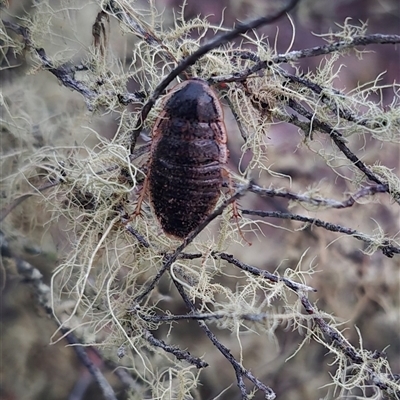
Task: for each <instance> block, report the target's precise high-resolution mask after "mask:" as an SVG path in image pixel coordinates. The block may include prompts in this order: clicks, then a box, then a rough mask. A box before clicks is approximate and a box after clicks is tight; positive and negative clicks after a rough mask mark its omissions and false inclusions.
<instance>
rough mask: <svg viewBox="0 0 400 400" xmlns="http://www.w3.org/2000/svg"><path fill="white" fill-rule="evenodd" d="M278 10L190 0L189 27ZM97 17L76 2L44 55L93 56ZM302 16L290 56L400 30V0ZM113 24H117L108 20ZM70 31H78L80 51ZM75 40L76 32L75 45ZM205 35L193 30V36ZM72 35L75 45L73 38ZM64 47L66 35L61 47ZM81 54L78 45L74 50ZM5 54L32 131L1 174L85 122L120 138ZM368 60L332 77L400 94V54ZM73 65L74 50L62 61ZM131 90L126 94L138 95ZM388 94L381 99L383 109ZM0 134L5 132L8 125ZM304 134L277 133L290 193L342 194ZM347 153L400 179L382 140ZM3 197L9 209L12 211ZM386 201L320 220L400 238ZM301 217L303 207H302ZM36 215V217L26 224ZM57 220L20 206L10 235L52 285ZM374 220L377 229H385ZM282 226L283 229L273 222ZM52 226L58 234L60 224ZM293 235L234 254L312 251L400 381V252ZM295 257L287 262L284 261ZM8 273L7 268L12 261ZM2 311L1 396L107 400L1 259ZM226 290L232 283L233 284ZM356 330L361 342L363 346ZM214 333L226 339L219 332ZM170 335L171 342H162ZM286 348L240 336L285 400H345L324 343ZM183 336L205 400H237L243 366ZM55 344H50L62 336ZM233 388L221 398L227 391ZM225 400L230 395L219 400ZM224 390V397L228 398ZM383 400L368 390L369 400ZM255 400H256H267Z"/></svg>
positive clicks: (14, 12) (348, 64)
mask: <svg viewBox="0 0 400 400" xmlns="http://www.w3.org/2000/svg"><path fill="white" fill-rule="evenodd" d="M37 3H38V2H36V1H34V2H30V1H23V0H19V1H15V0H9V1H8V2H7V1H6V2H4V1H3V2H2V5H1V7H2V8H1V14H2V19H5V20H8V21H13V22H17V23H20V22H21V18H22V19H23V18H26V17H27V16H29V15H31V16H32V15H33V14H34V13H35V12H36V11H37ZM267 3H268V2H265V1H264V0H219V1H215V0H202V1H197V0H187V2H186V7H185V16H186V19H190V18H194V17H196V16H199V15H200V16H203V17H207V18H208V20H209V21H210V22H211V23H213V24H215V25H218V24H220V22H221V19H222V18H223V25H224V26H225V27H228V28H229V27H231V26H232V25H233V24H234V23H235V22H236V21H237V20H241V21H243V20H246V19H248V18H253V17H256V16H260V15H262V14H264V13H265V10H266V7H267V5H268V4H267ZM155 5H156V7H157V9H158V10H159V11H160V13H163V18H164V20H165V27H168V26H169V25H170V24H172V22H173V13H174V12H179V11H180V8H181V6H182V2H181V1H175V0H156V1H155ZM50 6H52V7H53V6H54V7H55V8H57V9H59V8H60V7H61V6H65V7H66V8H68V7H69V3H68V2H58V1H50V2H49V7H50ZM135 7H138V9H146V8H147V7H148V4H147V2H145V1H138V2H136V5H135ZM98 12H99V7H98V5H96V3H95V2H85V1H82V2H80V6H79V7H78V6H77V5H76V4H75V6H74V10H73V12H71V17H72V18H73V21H74V24H71V26H69V22H68V20H67V19H64V20H63V19H62V18H60V19H58V20H56V21H53V23H54V26H53V28H52V29H54V32H57V35H55V36H54V37H52V39H51V40H49V41H48V42H46V40H43V38H42V39H41V40H42V42H40V45H41V46H42V47H43V48H45V50H46V52H47V54H48V55H49V56H51V57H56V56H57V54H58V52H59V51H60V49H62V50H63V51H64V49H65V48H66V47H68V48H72V49H73V50H71V57H72V60H80V59H81V58H80V57H82V54H83V52H84V45H86V46H89V45H90V44H91V40H92V36H91V35H92V31H91V27H92V24H93V23H94V20H95V18H96V15H97V13H98ZM290 15H291V18H292V20H293V23H294V26H295V40H294V43H293V45H292V49H293V50H298V49H303V48H307V47H313V46H319V45H321V44H323V41H322V39H321V38H319V37H318V34H322V33H327V32H329V31H330V30H332V31H335V30H336V29H337V24H339V25H343V23H344V21H345V20H346V19H347V18H352V19H353V20H354V23H355V24H357V23H358V22H357V21H364V22H368V33H382V34H397V35H399V34H400V2H399V1H398V0H358V1H357V0H336V1H332V0H319V1H313V0H303V1H301V2H300V4H299V6H298V7H297V9H296V11H295V12H292V13H291V14H290ZM111 24H116V23H115V21H111ZM71 31H74V33H73V35H72V36H73V37H74V38H75V39H76V40H75V41H72V40H71V39H70V37H71ZM277 31H279V35H278V40H277V42H276V46H277V49H278V51H279V52H282V53H284V52H285V51H286V50H287V48H288V46H289V44H290V42H291V38H292V35H293V27H292V24H291V22H290V21H289V19H288V18H283V19H282V20H280V21H278V23H277V24H272V25H270V26H267V27H263V28H261V29H260V30H258V32H259V33H260V34H261V33H263V34H264V35H266V36H268V37H269V38H270V42H271V43H273V42H274V38H275V36H276V34H277ZM64 32H68V35H66V36H64ZM194 34H195V33H194ZM67 36H68V37H69V38H67ZM55 37H56V39H55ZM129 40H130V39H129V37H128V38H127V37H123V36H122V35H121V32H120V31H119V30H118V29H113V30H112V32H111V36H110V42H111V43H113V50H114V51H115V52H116V53H117V54H118V53H119V52H121V54H122V53H123V52H124V51H126V46H129V43H130V42H129ZM75 44H79V46H76V48H74V46H75ZM3 49H5V50H4V51H3V54H2V55H1V56H2V58H1V60H2V63H1V78H0V79H1V86H2V92H3V96H4V98H3V99H4V104H5V106H4V104H3V105H2V118H3V121H4V120H6V119H7V113H8V112H11V113H14V115H15V113H17V114H18V115H19V117H20V118H21V121H23V125H24V126H25V125H26V132H28V133H29V135H27V137H28V136H29V139H26V137H24V139H23V140H22V139H21V140H19V139H18V137H17V136H15V135H12V134H11V133H10V132H9V131H7V129H6V128H4V127H3V129H2V133H1V135H2V136H1V138H0V143H1V147H2V153H3V157H4V158H3V162H2V169H1V174H2V178H5V177H6V176H8V175H9V174H10V173H12V171H13V168H15V165H14V166H13V165H10V164H8V163H7V162H6V159H7V155H10V154H16V153H18V154H19V156H20V158H19V161H18V162H21V158H23V157H25V156H26V154H32V153H33V151H34V150H35V149H37V148H39V147H40V146H46V145H49V144H51V145H63V146H73V145H74V143H76V142H79V141H81V140H83V139H82V137H81V136H78V134H77V132H79V133H80V135H81V134H82V130H81V129H80V128H79V127H80V126H81V125H82V123H83V121H84V122H85V123H87V121H88V120H89V119H90V124H91V127H92V128H93V129H94V130H95V131H97V132H99V133H100V134H101V135H103V136H105V137H109V138H111V137H113V135H114V134H115V133H116V130H117V128H118V122H117V121H116V119H115V115H112V113H111V114H106V115H99V114H96V115H90V113H89V112H88V111H87V109H86V106H85V104H84V101H83V100H82V98H81V97H80V96H79V95H78V94H77V93H74V92H71V91H70V90H69V89H67V88H65V87H62V86H61V85H59V83H58V82H57V80H56V79H55V78H54V76H52V75H51V74H50V73H49V72H47V71H44V70H40V71H36V70H32V61H31V60H30V57H29V55H28V54H27V52H24V53H23V54H22V55H15V54H14V52H13V48H11V47H7V44H5V43H3ZM368 49H369V50H371V52H370V53H368V54H365V55H364V56H363V60H359V59H358V58H357V57H356V56H355V55H353V54H351V55H349V56H347V57H346V58H344V59H341V60H340V62H341V63H342V64H343V65H344V67H343V68H341V69H340V72H339V74H338V79H336V81H335V86H336V88H337V89H340V90H343V91H345V92H348V91H350V90H352V89H353V88H355V87H356V86H357V85H362V84H364V83H367V82H370V81H373V80H374V79H376V77H377V76H378V75H380V74H382V73H383V74H382V75H381V78H380V79H381V80H380V84H382V85H385V84H388V85H390V84H392V83H393V81H397V82H398V81H399V80H400V47H399V46H392V45H374V46H369V47H368ZM63 56H65V53H64V54H63ZM321 59H322V57H313V58H307V59H303V60H301V61H300V62H299V65H300V67H301V69H302V70H303V71H307V70H315V69H316V68H317V67H318V66H319V63H320V62H321ZM134 87H135V85H134V83H132V84H131V87H129V89H130V90H133V88H134ZM379 95H380V93H377V97H376V100H377V101H379ZM392 99H393V91H392V89H388V90H387V91H383V92H382V107H385V106H387V105H388V104H390V103H391V101H392ZM226 123H227V126H228V131H229V133H230V137H229V146H230V154H231V159H230V163H231V168H232V169H237V166H238V163H239V159H240V156H241V153H240V147H241V145H242V144H243V143H242V139H241V137H240V134H239V132H238V128H237V125H236V122H235V120H234V118H233V116H232V115H231V114H230V113H229V111H228V110H227V112H226ZM2 125H3V124H2ZM91 141H92V142H93V145H95V143H96V138H95V137H93V138H91V137H90V136H89V133H88V136H87V137H85V143H86V144H88V143H91ZM301 141H302V138H301V136H300V135H299V133H298V130H297V128H295V127H293V126H288V125H283V124H280V125H277V126H274V127H273V128H272V130H271V132H270V134H269V142H268V146H269V147H268V148H269V150H268V159H269V162H270V164H271V165H274V170H275V171H277V172H279V173H281V174H286V175H290V176H291V177H292V187H291V190H292V191H293V192H302V191H303V192H304V191H305V190H306V189H307V188H309V187H311V186H312V185H314V184H316V183H318V184H321V185H322V187H323V188H324V190H325V193H329V196H330V197H332V198H335V199H337V200H342V199H343V198H344V196H343V193H346V192H347V190H348V187H347V186H346V183H345V182H344V181H343V180H342V179H341V178H340V177H338V176H337V175H335V174H334V173H333V172H332V170H331V169H330V168H329V167H328V166H327V165H326V164H325V163H324V161H323V160H322V159H320V158H318V157H316V155H315V154H313V153H311V152H310V151H309V150H308V149H307V148H306V147H305V146H300V143H301ZM350 148H351V149H352V150H353V151H354V152H355V153H356V154H358V152H359V151H360V153H361V151H362V154H363V160H364V162H366V163H367V164H373V163H374V162H376V161H380V160H381V161H382V163H383V164H384V165H386V166H388V167H390V168H393V172H394V173H395V174H396V175H397V176H398V175H399V173H400V167H399V146H398V144H397V145H396V144H393V143H383V142H377V141H375V140H374V139H373V138H372V137H369V136H368V137H367V139H365V140H364V138H361V137H360V138H352V140H351V142H350ZM259 183H260V184H263V185H266V186H268V185H269V184H271V183H275V184H277V186H286V187H288V186H289V182H285V181H283V182H282V180H276V178H272V177H269V178H268V177H265V176H263V177H262V178H260V181H259ZM5 197H7V196H5V195H3V196H2V199H1V200H2V203H1V204H2V207H4V206H5V205H6V204H7V202H6V200H4V198H5ZM388 197H389V196H387V195H385V194H381V195H377V196H376V201H374V202H371V203H368V204H363V205H358V204H356V205H355V206H354V207H352V208H349V209H345V210H327V211H323V212H320V213H318V218H320V219H323V220H327V221H331V222H334V223H336V224H339V225H343V226H348V227H351V228H354V229H357V230H360V231H367V232H373V231H374V229H376V228H377V223H378V224H379V226H380V227H381V228H382V230H383V231H384V232H385V233H387V234H388V235H395V234H397V233H398V232H399V218H400V214H399V211H398V207H396V204H392V203H391V202H390V200H389V198H388ZM244 204H245V205H246V206H249V207H248V208H250V206H251V207H252V208H255V209H260V208H262V209H265V210H271V211H273V210H279V211H285V210H287V206H288V205H287V201H286V200H284V199H277V198H272V199H260V198H256V197H255V196H253V197H252V196H250V195H249V196H248V198H246V199H245V200H244ZM293 211H299V212H300V213H301V209H299V208H295V209H294V210H293ZM32 213H34V214H35V219H36V220H35V229H34V230H32V229H31V227H30V225H29V224H30V223H31V221H32V218H31V217H32ZM27 214H29V215H28V217H27ZM46 218H48V215H47V214H46V213H42V212H41V206H40V201H39V202H38V203H33V205H32V204H30V205H29V204H27V205H22V206H20V207H18V209H16V210H15V212H14V213H13V214H12V215H10V216H8V217H7V219H6V220H5V221H4V222H3V223H2V227H1V229H2V230H3V231H4V232H5V234H6V237H7V239H8V241H9V243H10V245H11V248H12V251H13V253H14V254H16V255H18V257H22V258H23V259H25V260H27V261H28V262H30V263H31V264H32V265H34V266H35V267H36V268H38V269H39V270H40V271H41V272H42V274H43V275H44V280H45V282H46V283H49V282H50V277H51V273H52V271H53V270H54V269H55V268H56V267H57V265H58V263H59V260H60V259H61V258H62V256H63V254H64V253H65V252H66V251H67V250H68V246H67V245H66V244H65V241H64V239H65V238H64V237H63V227H62V226H60V227H59V229H58V230H57V229H55V228H54V226H53V227H52V228H49V224H48V223H49V221H47V220H46ZM375 221H376V222H375ZM275 223H277V224H279V223H280V222H279V221H275ZM53 225H54V224H53ZM281 225H282V226H283V227H287V228H289V229H291V230H292V231H291V232H289V231H284V230H281V229H276V228H274V227H271V226H266V227H265V228H263V232H264V234H265V237H264V238H262V239H261V240H260V241H256V240H253V239H251V241H252V242H253V245H252V246H251V247H248V248H236V249H232V252H233V253H234V254H236V255H237V256H240V259H241V260H242V261H244V262H247V263H249V264H254V265H255V266H257V267H259V268H263V269H266V270H269V271H271V272H273V271H275V270H276V269H277V267H278V266H279V265H281V267H280V269H279V271H280V272H283V271H284V269H285V268H286V267H288V266H293V265H296V264H297V262H298V260H299V259H300V257H301V255H302V254H303V253H304V252H305V251H306V250H307V254H306V256H305V258H304V260H303V263H304V264H311V263H313V264H314V265H316V270H317V271H318V272H317V273H315V274H314V275H313V277H312V280H311V281H310V282H308V283H309V284H311V285H312V286H313V287H315V288H316V289H317V290H318V292H317V293H316V294H315V295H312V301H317V304H318V307H319V308H320V309H322V310H324V311H325V312H327V313H330V314H333V315H334V316H335V317H337V321H339V322H341V323H342V324H343V325H342V328H347V330H346V331H345V332H346V337H347V338H348V340H349V341H350V342H351V343H352V344H353V345H355V346H356V347H358V346H362V347H363V348H366V349H370V350H372V351H373V350H378V351H383V350H384V349H386V353H387V358H388V361H389V363H390V365H391V367H392V371H393V372H394V373H400V266H399V258H398V256H397V257H396V255H395V257H394V258H392V259H391V258H388V257H385V256H384V255H383V254H382V253H381V252H376V253H374V254H373V255H372V256H369V255H366V254H364V253H363V252H362V250H365V247H364V248H363V244H362V242H359V241H356V240H355V239H352V238H349V237H346V238H341V239H340V240H336V239H338V235H337V234H334V233H330V232H326V231H323V230H317V229H310V228H308V229H306V230H302V231H296V230H295V229H296V228H298V227H299V225H298V224H297V225H296V223H292V222H283V221H282V223H281ZM283 260H284V261H283ZM4 263H7V265H5V264H4ZM0 279H1V288H2V290H1V300H0V301H1V307H0V323H1V328H0V334H1V339H0V340H1V343H0V357H1V360H0V371H1V375H0V380H1V381H0V385H1V386H0V398H1V399H2V400H36V399H37V400H39V399H45V400H53V399H54V400H57V399H68V400H72V399H74V400H78V399H82V400H91V399H100V398H102V397H101V394H100V392H99V390H98V388H97V387H96V385H95V384H94V383H93V382H92V380H91V377H90V375H89V374H88V373H87V371H86V370H85V368H84V367H83V366H82V365H80V363H79V362H78V360H77V359H76V356H75V354H74V352H73V350H72V349H71V348H68V347H65V345H66V343H65V342H64V341H62V340H61V341H59V342H58V343H57V344H56V345H49V342H50V341H51V340H55V339H54V338H52V336H53V334H54V331H55V330H56V325H55V324H54V322H53V321H51V320H50V319H49V318H48V317H47V316H46V315H45V313H44V312H43V311H42V310H41V309H40V306H39V305H38V304H37V303H36V300H35V296H34V294H33V293H32V291H31V289H30V287H29V286H27V285H26V284H25V283H24V282H23V280H22V279H21V278H20V277H19V276H18V275H17V274H16V272H15V267H14V266H13V265H12V262H11V261H10V259H6V258H4V259H3V264H2V268H1V274H0ZM221 283H223V284H226V285H233V286H234V285H235V283H234V282H232V281H230V282H228V281H227V282H224V281H222V282H221ZM171 296H172V298H173V301H172V300H171V302H170V304H168V306H167V307H168V308H169V309H170V310H171V312H173V313H177V314H184V313H186V310H185V308H184V305H183V304H182V301H181V300H180V299H179V298H178V296H176V294H171ZM355 326H356V327H357V328H358V329H359V330H360V332H361V333H362V343H359V342H360V338H359V336H358V333H357V330H356V329H355V328H354V327H355ZM214 331H215V332H217V330H216V329H215V330H214ZM165 333H166V332H161V333H160V335H161V336H162V335H163V334H165ZM275 334H276V338H275V339H274V340H267V339H266V338H265V337H263V336H261V335H256V334H250V333H247V334H246V335H244V336H243V338H242V352H243V359H244V365H245V366H246V367H247V368H249V369H250V370H251V371H252V372H253V373H254V375H255V376H257V377H258V378H259V379H260V380H261V381H262V382H265V383H266V384H267V385H269V386H270V387H272V388H273V389H274V391H275V392H276V394H277V398H278V399H291V400H297V399H299V400H314V399H322V398H324V399H334V398H337V397H338V394H337V393H335V391H334V388H333V387H332V386H330V384H331V382H332V379H331V376H330V374H334V373H335V366H334V365H331V363H332V361H333V357H332V356H331V355H328V351H327V349H326V348H325V347H323V346H322V345H320V344H318V343H315V342H314V341H311V342H310V343H308V344H307V345H306V346H304V347H303V349H302V350H301V351H300V352H299V353H298V354H296V356H295V357H294V358H292V359H290V360H289V361H286V359H287V358H288V357H289V356H291V355H292V354H293V353H294V352H295V351H296V349H297V348H298V346H299V344H300V343H301V342H302V340H303V336H301V335H299V332H298V331H292V329H291V327H290V326H280V327H277V329H276V332H275ZM172 335H174V339H173V340H171V342H172V343H178V344H179V346H180V347H181V348H186V347H187V348H188V349H189V350H190V351H191V353H192V354H195V355H197V356H204V359H205V360H206V361H207V362H208V363H209V364H210V367H208V368H206V369H205V370H204V371H203V372H202V373H201V376H200V383H201V385H200V386H199V387H198V392H197V394H196V395H197V397H195V398H197V399H203V400H206V399H214V398H216V397H217V396H218V395H220V396H219V397H218V399H221V400H226V399H239V398H240V396H239V393H238V390H237V387H236V383H235V376H234V372H233V369H232V367H231V366H230V365H229V363H228V362H227V361H226V360H225V359H224V358H223V357H222V356H220V354H219V353H218V352H217V351H216V350H215V348H213V347H212V345H211V343H210V342H209V341H208V340H207V338H206V337H205V336H204V334H203V333H202V332H201V330H200V329H199V328H198V326H197V324H195V323H185V324H179V325H178V326H177V327H176V328H175V329H174V330H173V333H172ZM218 337H219V338H220V339H221V341H222V342H223V343H224V344H225V345H226V346H227V347H229V348H230V349H231V350H232V352H233V354H236V355H237V354H238V352H239V348H238V343H237V340H236V338H235V337H234V335H232V334H231V333H230V332H228V331H223V330H218ZM51 338H52V339H51ZM89 355H90V357H91V358H92V360H93V361H94V362H95V363H96V364H97V365H99V366H100V367H101V368H102V370H103V371H104V373H105V374H106V377H107V378H108V379H109V381H110V382H111V383H112V384H113V386H114V387H115V390H116V393H117V394H118V396H119V399H126V398H128V397H127V394H126V391H125V387H124V384H123V383H122V382H121V381H120V380H118V379H117V378H116V377H115V375H114V374H113V373H112V370H113V368H114V366H110V365H107V364H106V363H104V362H103V361H102V360H101V359H100V358H98V357H97V354H96V353H95V352H94V351H93V352H92V351H91V350H90V349H89ZM228 387H229V389H228V390H226V391H224V390H225V389H226V388H228ZM222 392H223V393H222ZM221 393H222V394H221ZM371 394H372V391H370V392H368V391H367V393H366V395H367V396H368V395H371ZM356 396H362V393H361V392H359V393H356V392H353V393H352V394H348V396H347V397H346V396H345V395H344V396H343V397H341V398H349V399H356V398H358V397H356ZM261 398H262V396H261V394H256V395H255V399H261Z"/></svg>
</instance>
